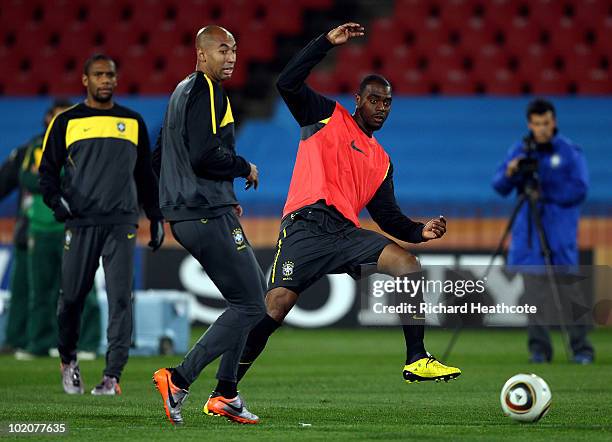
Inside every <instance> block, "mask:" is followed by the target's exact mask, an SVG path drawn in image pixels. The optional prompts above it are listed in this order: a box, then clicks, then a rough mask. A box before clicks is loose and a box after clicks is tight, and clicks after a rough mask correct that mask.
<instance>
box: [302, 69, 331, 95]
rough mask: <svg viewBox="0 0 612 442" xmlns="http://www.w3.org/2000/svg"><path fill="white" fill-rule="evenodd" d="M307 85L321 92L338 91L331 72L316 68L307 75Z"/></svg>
mask: <svg viewBox="0 0 612 442" xmlns="http://www.w3.org/2000/svg"><path fill="white" fill-rule="evenodd" d="M307 83H308V85H309V86H310V87H311V88H312V89H314V90H315V91H317V92H320V93H322V94H336V93H338V83H337V81H336V77H335V75H334V74H333V73H332V72H329V71H323V70H316V71H314V72H312V73H311V74H310V75H309V76H308V80H307Z"/></svg>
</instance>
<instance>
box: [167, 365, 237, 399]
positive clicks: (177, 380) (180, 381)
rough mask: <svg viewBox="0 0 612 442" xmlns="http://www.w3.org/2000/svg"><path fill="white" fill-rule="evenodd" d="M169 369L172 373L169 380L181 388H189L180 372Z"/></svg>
mask: <svg viewBox="0 0 612 442" xmlns="http://www.w3.org/2000/svg"><path fill="white" fill-rule="evenodd" d="M169 370H170V373H172V375H171V376H170V380H171V381H172V383H173V384H174V385H176V386H177V387H178V388H182V389H183V390H189V382H187V381H186V380H185V378H184V377H183V376H181V374H180V373H179V372H178V371H177V370H176V369H175V368H170V369H169ZM232 397H233V396H232Z"/></svg>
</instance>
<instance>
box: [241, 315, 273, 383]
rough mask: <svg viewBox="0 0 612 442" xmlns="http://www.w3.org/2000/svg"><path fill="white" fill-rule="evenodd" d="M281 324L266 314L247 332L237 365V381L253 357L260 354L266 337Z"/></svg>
mask: <svg viewBox="0 0 612 442" xmlns="http://www.w3.org/2000/svg"><path fill="white" fill-rule="evenodd" d="M280 326H281V324H280V323H279V322H277V321H276V320H275V319H273V318H272V317H270V316H269V315H266V316H264V317H263V319H262V320H261V321H259V322H258V323H257V325H256V326H255V327H253V329H252V330H251V332H250V333H249V337H248V338H247V341H246V344H245V346H244V350H243V351H242V356H240V365H238V382H240V380H241V379H242V378H243V377H244V375H245V374H246V372H247V370H248V369H249V368H251V365H252V364H253V362H255V359H257V357H258V356H259V355H260V354H261V352H262V351H263V349H264V348H266V343H267V342H268V338H269V337H270V335H271V334H272V333H274V332H275V331H276V329H277V328H279V327H280Z"/></svg>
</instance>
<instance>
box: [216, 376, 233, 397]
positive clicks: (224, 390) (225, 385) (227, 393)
mask: <svg viewBox="0 0 612 442" xmlns="http://www.w3.org/2000/svg"><path fill="white" fill-rule="evenodd" d="M237 385H238V384H237V383H236V382H232V381H224V380H223V379H219V382H217V387H216V388H215V391H216V392H217V393H219V394H220V395H221V396H223V397H224V398H227V399H232V398H235V397H236V396H238V387H237Z"/></svg>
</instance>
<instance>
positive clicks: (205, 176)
mask: <svg viewBox="0 0 612 442" xmlns="http://www.w3.org/2000/svg"><path fill="white" fill-rule="evenodd" d="M235 145H236V140H235V138H234V117H233V115H232V108H231V106H230V102H229V98H228V97H227V94H226V93H225V91H224V90H223V88H222V87H221V85H220V84H219V83H216V82H215V81H213V80H211V79H210V78H208V77H207V76H206V75H205V74H204V73H203V72H199V71H197V72H194V73H192V74H190V75H189V76H188V77H187V78H185V79H184V80H183V81H181V82H180V83H179V84H178V86H177V87H176V89H175V90H174V92H173V93H172V96H171V97H170V101H169V103H168V109H167V111H166V116H165V118H164V124H163V127H162V130H161V133H160V136H159V138H158V140H157V146H156V149H155V151H154V152H153V168H154V170H155V172H156V173H157V174H158V175H159V206H160V208H161V211H162V213H163V214H164V217H165V218H166V219H167V220H169V221H184V220H193V219H199V218H212V217H215V216H219V215H221V214H223V213H225V212H227V211H229V210H231V208H232V206H233V205H236V204H238V201H237V200H236V195H235V193H234V184H233V181H234V179H235V178H238V177H247V176H248V175H249V174H250V171H251V167H250V164H249V162H248V161H246V160H245V159H244V158H242V157H240V156H238V155H236V148H235Z"/></svg>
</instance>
